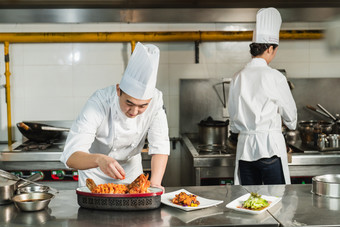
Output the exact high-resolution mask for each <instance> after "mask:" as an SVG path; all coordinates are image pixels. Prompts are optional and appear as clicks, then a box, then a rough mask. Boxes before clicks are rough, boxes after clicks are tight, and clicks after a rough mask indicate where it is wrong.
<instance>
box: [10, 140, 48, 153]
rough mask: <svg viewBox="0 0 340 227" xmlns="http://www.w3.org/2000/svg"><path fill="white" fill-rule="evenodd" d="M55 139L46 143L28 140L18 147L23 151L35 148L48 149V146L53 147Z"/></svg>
mask: <svg viewBox="0 0 340 227" xmlns="http://www.w3.org/2000/svg"><path fill="white" fill-rule="evenodd" d="M53 142H54V141H48V142H44V143H38V142H35V141H26V142H24V143H23V144H21V145H20V146H18V147H17V148H16V149H19V150H22V151H33V150H46V149H47V148H49V147H51V146H52V145H53Z"/></svg>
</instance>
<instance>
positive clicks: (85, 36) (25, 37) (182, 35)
mask: <svg viewBox="0 0 340 227" xmlns="http://www.w3.org/2000/svg"><path fill="white" fill-rule="evenodd" d="M252 36H253V32H252V31H196V32H166V31H163V32H87V33H85V32H76V33H0V42H2V43H5V59H6V58H7V61H6V62H5V65H6V71H5V76H6V85H5V88H6V101H7V122H8V145H11V144H12V124H11V99H10V75H11V73H10V71H9V43H67V42H68V43H73V42H77V43H80V42H130V43H131V52H132V51H133V50H134V48H135V45H136V41H135V40H138V41H140V42H185V41H189V42H190V41H194V42H217V41H251V40H252ZM323 37H324V34H323V31H322V30H285V31H280V39H282V40H285V39H295V40H302V39H322V38H323Z"/></svg>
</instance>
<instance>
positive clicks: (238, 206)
mask: <svg viewBox="0 0 340 227" xmlns="http://www.w3.org/2000/svg"><path fill="white" fill-rule="evenodd" d="M249 196H250V193H248V194H245V195H243V196H241V197H239V198H237V199H235V200H234V201H232V202H230V203H228V204H227V205H226V207H227V208H229V209H233V210H237V211H241V212H245V213H250V214H261V213H263V212H265V211H266V210H268V209H269V208H271V207H273V206H274V205H275V204H277V203H278V202H280V200H281V197H275V196H266V195H262V196H261V198H263V199H265V200H267V201H268V202H270V205H269V206H267V207H266V208H264V209H262V210H248V209H244V208H241V206H242V204H243V202H244V201H246V200H247V199H248V198H249Z"/></svg>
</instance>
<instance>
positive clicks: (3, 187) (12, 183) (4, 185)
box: [0, 173, 41, 205]
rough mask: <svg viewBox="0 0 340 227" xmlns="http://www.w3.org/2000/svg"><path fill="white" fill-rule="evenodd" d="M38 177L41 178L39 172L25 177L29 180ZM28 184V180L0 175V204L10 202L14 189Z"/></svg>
mask: <svg viewBox="0 0 340 227" xmlns="http://www.w3.org/2000/svg"><path fill="white" fill-rule="evenodd" d="M39 179H41V175H40V173H36V174H34V175H31V176H29V177H28V178H27V180H29V181H36V180H39ZM29 184H30V183H29V182H28V181H22V180H19V181H16V180H10V179H7V178H4V177H1V176H0V205H2V204H8V203H11V202H12V198H13V196H14V195H15V192H16V190H17V189H18V188H20V187H24V186H26V185H29Z"/></svg>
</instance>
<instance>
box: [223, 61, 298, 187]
mask: <svg viewBox="0 0 340 227" xmlns="http://www.w3.org/2000/svg"><path fill="white" fill-rule="evenodd" d="M228 99H229V100H228V111H229V114H230V130H231V131H232V132H234V133H239V136H238V143H237V150H236V163H235V174H234V177H235V180H234V181H235V184H240V179H239V170H238V162H239V160H243V161H256V160H259V159H261V158H270V157H272V156H274V155H276V156H278V157H280V158H281V162H282V168H283V172H284V177H285V181H286V184H290V175H289V169H288V162H287V150H286V144H285V140H284V137H283V134H282V121H283V123H284V124H285V125H286V126H287V127H288V128H289V129H295V128H296V123H297V110H296V105H295V101H294V99H293V96H292V94H291V92H290V90H289V86H288V83H287V79H286V78H285V76H284V75H283V74H282V73H280V72H279V71H277V70H275V69H272V68H271V67H269V66H268V64H267V62H266V61H265V59H263V58H253V59H252V60H251V61H250V62H249V63H248V64H247V65H246V66H245V67H244V68H243V69H242V70H241V71H240V72H239V73H237V74H236V75H235V77H234V78H233V79H232V81H231V84H230V90H229V98H228ZM241 183H242V182H241Z"/></svg>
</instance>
